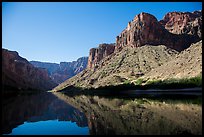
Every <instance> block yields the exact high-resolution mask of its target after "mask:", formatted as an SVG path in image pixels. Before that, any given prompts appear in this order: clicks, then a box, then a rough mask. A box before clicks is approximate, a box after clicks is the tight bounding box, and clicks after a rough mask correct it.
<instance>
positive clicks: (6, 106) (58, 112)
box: [2, 92, 87, 134]
mask: <svg viewBox="0 0 204 137" xmlns="http://www.w3.org/2000/svg"><path fill="white" fill-rule="evenodd" d="M2 109H3V110H2V125H3V126H2V133H3V134H9V133H11V131H12V129H13V128H16V127H17V126H19V125H22V124H23V123H24V122H37V121H47V120H56V119H57V120H58V121H71V122H76V124H77V126H79V127H87V119H86V117H85V115H84V114H83V113H82V112H80V111H79V110H77V109H76V108H74V107H72V106H70V105H69V104H67V103H65V102H64V101H62V100H60V99H58V98H57V97H56V96H54V95H53V94H52V93H48V92H44V93H37V94H31V95H22V96H16V97H10V98H6V99H3V108H2Z"/></svg>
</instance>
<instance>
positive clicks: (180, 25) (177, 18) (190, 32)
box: [87, 11, 202, 68]
mask: <svg viewBox="0 0 204 137" xmlns="http://www.w3.org/2000/svg"><path fill="white" fill-rule="evenodd" d="M201 31H202V14H201V12H200V11H195V12H193V13H190V12H170V13H168V14H166V15H165V16H164V19H163V20H161V21H157V19H156V18H155V17H154V16H153V15H151V14H148V13H144V12H142V13H140V14H138V15H136V16H135V18H134V19H133V20H132V21H131V22H129V23H128V25H127V27H126V28H125V29H124V30H123V31H122V32H121V34H120V35H119V36H117V37H116V44H115V46H114V45H113V44H100V45H99V47H98V48H92V49H90V52H89V60H88V66H87V68H93V67H94V66H97V64H98V63H99V62H100V61H101V60H102V59H103V58H104V57H106V56H108V55H110V54H112V53H114V52H119V51H121V50H122V49H123V48H124V47H132V48H135V47H140V46H144V45H154V46H157V45H165V46H167V47H169V48H172V49H175V50H177V51H182V50H184V49H186V48H188V47H189V46H190V44H191V43H195V42H198V41H199V40H201V39H202V32H201Z"/></svg>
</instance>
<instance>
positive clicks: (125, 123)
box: [2, 89, 202, 135]
mask: <svg viewBox="0 0 204 137" xmlns="http://www.w3.org/2000/svg"><path fill="white" fill-rule="evenodd" d="M70 91H71V92H67V91H64V93H65V92H66V93H67V95H65V94H64V93H62V92H55V93H48V92H45V93H40V94H31V95H23V96H16V97H12V98H7V99H4V100H3V111H2V125H3V126H2V132H3V134H9V133H11V132H12V129H14V128H16V127H18V126H19V125H22V124H24V123H25V122H26V123H29V122H38V121H48V120H56V119H58V120H59V121H72V122H76V124H77V126H78V127H87V126H88V128H89V134H91V135H107V134H110V135H111V134H117V135H123V134H125V135H148V134H150V135H162V134H164V135H168V134H202V121H200V119H199V118H200V117H199V116H198V119H194V117H190V116H189V117H188V116H187V115H185V113H183V112H182V111H181V110H179V109H178V110H176V111H174V113H173V111H172V113H171V110H169V114H170V113H171V114H170V115H169V117H166V116H165V115H164V114H160V113H159V112H158V113H157V112H154V111H152V110H151V109H149V108H148V107H147V106H145V105H144V104H143V102H140V103H135V96H125V95H122V96H120V95H119V94H118V92H110V91H109V90H105V94H104V91H101V92H97V94H95V93H96V91H94V92H92V91H86V92H82V91H81V90H78V91H77V90H76V89H74V90H70ZM98 91H99V90H98ZM107 93H110V94H107ZM142 98H143V96H140V97H138V98H137V99H139V100H138V101H141V99H142ZM166 98H167V97H166ZM176 98H177V99H178V97H176ZM152 99H164V97H163V98H161V96H154V98H152ZM69 104H70V105H69ZM165 111H166V110H165ZM177 111H178V112H177ZM198 113H199V115H200V111H199V112H198ZM178 116H180V117H178ZM186 116H187V117H188V118H186ZM193 116H194V115H193ZM180 118H183V121H182V120H179V119H180ZM196 118H197V117H196ZM189 119H191V120H189ZM192 120H195V121H196V123H194V122H192ZM177 121H180V122H181V123H178V122H177ZM67 126H69V125H67ZM77 130H79V131H77V132H80V129H77ZM56 134H57V133H56ZM59 134H60V133H59Z"/></svg>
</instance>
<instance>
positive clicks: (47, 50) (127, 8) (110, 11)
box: [2, 2, 202, 63]
mask: <svg viewBox="0 0 204 137" xmlns="http://www.w3.org/2000/svg"><path fill="white" fill-rule="evenodd" d="M195 10H202V2H85V3H83V2H76V3H75V2H65V3H63V2H39V3H38V2H3V3H2V47H3V48H6V49H9V50H14V51H18V53H19V54H20V56H22V57H24V58H26V59H27V60H29V61H31V60H36V61H42V62H53V63H59V62H62V61H66V62H69V61H74V60H76V59H77V58H79V57H82V56H88V55H89V49H90V48H93V47H98V44H100V43H115V39H116V36H117V35H119V34H120V33H121V31H122V30H123V29H125V28H126V26H127V23H128V22H129V21H131V20H132V19H133V18H134V16H135V15H137V14H139V13H141V12H147V13H150V14H152V15H154V16H155V17H156V18H157V19H158V20H161V19H162V18H163V17H164V15H165V14H166V13H167V12H172V11H182V12H186V11H189V12H192V11H195Z"/></svg>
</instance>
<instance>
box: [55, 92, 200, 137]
mask: <svg viewBox="0 0 204 137" xmlns="http://www.w3.org/2000/svg"><path fill="white" fill-rule="evenodd" d="M54 94H56V95H57V96H58V97H59V98H61V99H62V100H64V101H66V102H68V103H69V104H71V105H73V106H75V107H76V108H78V109H79V110H82V111H83V112H84V113H85V115H86V116H87V119H88V126H89V130H90V131H89V132H90V134H96V135H99V134H100V135H103V134H117V135H122V134H134V135H139V134H155V135H156V134H184V133H188V134H201V130H200V129H196V128H194V129H192V130H191V129H189V128H186V127H185V126H183V125H180V124H178V123H176V122H175V121H172V120H171V119H169V118H167V117H165V116H164V115H162V114H161V115H160V114H159V113H155V112H153V111H151V109H148V108H147V107H145V106H142V105H136V104H135V105H131V104H127V103H125V101H124V100H122V99H107V98H99V97H97V96H94V97H90V96H89V97H87V96H84V95H82V96H75V97H69V96H66V95H63V94H61V93H54ZM176 114H178V115H181V114H180V113H179V111H178V113H176ZM174 116H175V115H174ZM174 116H172V117H174ZM185 122H189V121H183V123H185Z"/></svg>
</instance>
